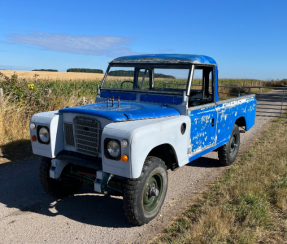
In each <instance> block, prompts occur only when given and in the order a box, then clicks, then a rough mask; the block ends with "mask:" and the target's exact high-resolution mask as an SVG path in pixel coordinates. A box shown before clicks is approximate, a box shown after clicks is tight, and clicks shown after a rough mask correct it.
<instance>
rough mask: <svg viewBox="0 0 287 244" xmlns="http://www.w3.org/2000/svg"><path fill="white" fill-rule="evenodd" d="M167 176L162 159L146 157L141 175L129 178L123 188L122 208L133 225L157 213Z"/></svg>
mask: <svg viewBox="0 0 287 244" xmlns="http://www.w3.org/2000/svg"><path fill="white" fill-rule="evenodd" d="M167 185H168V178H167V170H166V166H165V163H164V161H162V160H161V159H160V158H157V157H147V159H146V161H145V163H144V166H143V170H142V173H141V176H140V177H139V178H138V179H129V180H128V181H127V184H126V186H125V190H124V210H125V215H126V217H127V218H128V220H129V221H130V222H131V223H133V224H135V225H143V224H146V223H148V222H149V221H151V220H152V219H153V218H155V217H156V216H157V214H158V213H159V211H160V209H161V207H162V205H163V202H164V199H165V195H166V192H167Z"/></svg>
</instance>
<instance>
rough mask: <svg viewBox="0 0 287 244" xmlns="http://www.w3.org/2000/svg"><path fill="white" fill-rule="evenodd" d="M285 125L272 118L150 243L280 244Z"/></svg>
mask: <svg viewBox="0 0 287 244" xmlns="http://www.w3.org/2000/svg"><path fill="white" fill-rule="evenodd" d="M286 121H287V120H286V119H277V120H276V121H274V122H272V124H271V125H270V127H269V128H268V129H267V130H266V131H265V132H264V133H263V134H262V135H261V136H260V137H259V138H258V139H257V140H256V142H255V143H254V144H253V145H252V146H251V147H250V148H249V149H248V150H247V151H245V152H244V154H243V155H242V156H241V157H240V159H239V160H238V161H237V162H236V163H235V164H234V165H233V166H232V167H231V168H230V169H229V170H228V171H227V172H226V173H224V174H223V175H222V176H221V178H220V179H219V180H218V181H217V182H215V183H214V184H213V185H212V186H211V187H210V189H209V190H208V191H207V192H206V193H205V194H204V196H203V197H202V198H201V199H200V200H198V201H197V202H196V203H195V204H193V205H192V206H191V207H189V209H188V210H187V211H186V212H184V213H183V214H182V215H181V216H180V217H178V218H177V220H176V221H175V222H174V223H172V224H171V225H170V226H169V227H168V228H167V229H165V230H164V232H163V233H162V234H160V235H159V236H158V237H157V238H156V239H154V240H153V241H152V243H285V242H286V240H287V168H286V166H287V137H286V134H287V122H286Z"/></svg>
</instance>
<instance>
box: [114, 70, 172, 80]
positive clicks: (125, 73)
mask: <svg viewBox="0 0 287 244" xmlns="http://www.w3.org/2000/svg"><path fill="white" fill-rule="evenodd" d="M109 75H111V76H126V77H133V76H134V71H131V70H114V71H110V72H109ZM143 75H144V72H142V71H140V72H139V77H143ZM148 76H149V73H148V71H147V73H146V77H148ZM154 78H168V79H175V77H174V76H172V75H164V74H159V73H154Z"/></svg>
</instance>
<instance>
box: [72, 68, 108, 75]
mask: <svg viewBox="0 0 287 244" xmlns="http://www.w3.org/2000/svg"><path fill="white" fill-rule="evenodd" d="M67 72H83V73H99V74H103V73H104V72H103V71H102V70H101V69H86V68H70V69H67Z"/></svg>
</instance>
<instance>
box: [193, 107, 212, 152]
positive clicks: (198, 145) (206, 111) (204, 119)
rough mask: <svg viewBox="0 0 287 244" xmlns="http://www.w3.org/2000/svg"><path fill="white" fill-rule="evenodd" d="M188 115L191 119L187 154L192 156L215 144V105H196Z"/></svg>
mask: <svg viewBox="0 0 287 244" xmlns="http://www.w3.org/2000/svg"><path fill="white" fill-rule="evenodd" d="M200 107H202V108H200ZM189 117H190V121H191V127H190V148H189V156H193V155H195V154H197V153H200V152H202V151H203V150H205V149H207V148H209V147H212V146H215V144H216V119H217V112H216V111H215V105H211V106H206V105H203V106H198V107H197V109H196V110H191V111H190V114H189Z"/></svg>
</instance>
